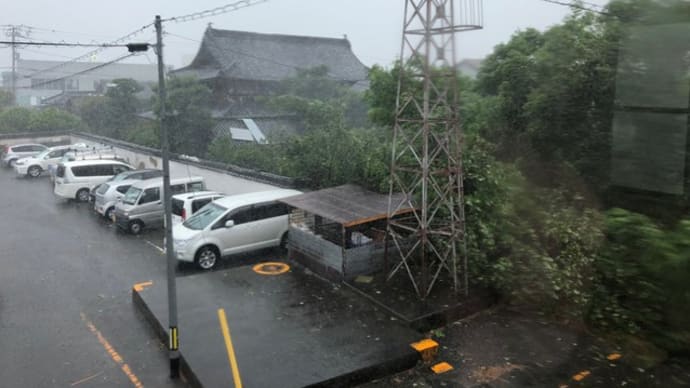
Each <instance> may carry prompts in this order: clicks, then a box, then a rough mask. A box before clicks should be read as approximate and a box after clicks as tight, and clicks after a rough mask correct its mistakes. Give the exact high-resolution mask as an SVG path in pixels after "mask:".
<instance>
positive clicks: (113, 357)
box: [0, 168, 275, 387]
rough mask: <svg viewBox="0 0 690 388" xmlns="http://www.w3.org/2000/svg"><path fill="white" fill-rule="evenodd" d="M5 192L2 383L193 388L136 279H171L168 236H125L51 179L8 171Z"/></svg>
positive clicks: (0, 278) (0, 182)
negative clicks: (171, 369)
mask: <svg viewBox="0 0 690 388" xmlns="http://www.w3.org/2000/svg"><path fill="white" fill-rule="evenodd" d="M0 187H2V189H1V190H0V209H1V210H0V212H1V213H0V214H2V222H0V244H1V246H2V255H0V263H1V265H2V270H0V348H1V349H3V352H0V376H2V383H0V385H2V386H6V387H45V386H79V385H81V384H84V385H85V386H86V385H88V386H102V387H112V386H128V385H134V386H147V385H148V386H156V387H180V386H186V384H184V382H182V381H178V382H173V381H171V380H170V379H169V378H168V360H167V352H166V350H165V345H164V344H162V343H161V342H160V341H159V340H158V338H157V336H156V335H155V333H154V332H153V330H152V329H151V327H150V326H149V325H147V323H146V322H145V321H144V320H143V319H141V317H140V316H139V313H138V312H137V310H136V308H135V307H134V306H133V305H132V302H131V289H132V286H133V285H134V284H135V283H139V282H144V281H154V282H156V283H163V282H165V274H166V263H165V256H164V255H163V253H162V250H161V247H162V245H163V244H162V240H163V238H162V236H163V233H162V231H161V230H151V231H144V232H143V233H142V234H141V235H140V236H131V235H127V234H125V233H122V232H120V231H118V230H116V229H117V228H115V227H113V226H112V225H111V224H110V223H109V222H106V221H105V220H104V219H102V218H101V217H99V216H98V215H97V214H96V213H95V212H93V210H92V208H91V204H87V203H75V202H73V201H69V202H68V201H64V200H58V199H57V198H56V197H55V196H54V195H53V193H52V185H51V184H50V181H49V179H48V178H45V177H41V178H37V179H28V178H17V177H16V176H15V174H14V171H13V170H11V169H7V168H2V169H0ZM260 256H261V253H259V254H258V255H257V254H255V255H247V256H243V257H237V258H234V260H233V261H232V263H230V262H229V261H224V262H222V263H221V265H219V266H218V268H217V270H222V269H224V268H227V267H228V266H230V265H238V264H247V263H251V262H255V261H259V260H260V259H261V257H260ZM272 257H275V255H273V256H272ZM194 273H198V271H197V270H196V269H194V268H193V267H191V266H185V267H183V268H182V270H181V271H180V273H179V276H185V275H188V274H194ZM10 349H11V350H10ZM87 382H88V384H87Z"/></svg>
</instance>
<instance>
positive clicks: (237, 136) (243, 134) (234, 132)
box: [230, 127, 254, 143]
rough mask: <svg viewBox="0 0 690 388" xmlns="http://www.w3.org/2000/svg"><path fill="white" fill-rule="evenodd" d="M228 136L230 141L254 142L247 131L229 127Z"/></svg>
mask: <svg viewBox="0 0 690 388" xmlns="http://www.w3.org/2000/svg"><path fill="white" fill-rule="evenodd" d="M230 136H231V137H232V140H239V141H250V142H252V143H253V142H254V137H253V136H252V133H251V132H250V131H249V130H248V129H244V128H234V127H230Z"/></svg>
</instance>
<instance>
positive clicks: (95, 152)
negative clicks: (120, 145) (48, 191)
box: [46, 146, 121, 181]
mask: <svg viewBox="0 0 690 388" xmlns="http://www.w3.org/2000/svg"><path fill="white" fill-rule="evenodd" d="M101 159H112V160H121V159H120V158H119V157H118V155H117V154H116V153H115V152H114V151H113V150H112V149H111V148H110V147H100V148H94V147H88V146H87V147H86V148H85V149H75V150H71V151H69V152H66V153H65V154H64V155H63V156H62V158H60V159H58V160H57V161H55V162H53V163H49V164H48V168H47V169H46V170H47V171H48V173H49V174H50V180H51V181H55V172H56V171H57V166H58V164H60V163H66V162H73V161H76V160H101Z"/></svg>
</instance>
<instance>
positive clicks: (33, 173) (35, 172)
mask: <svg viewBox="0 0 690 388" xmlns="http://www.w3.org/2000/svg"><path fill="white" fill-rule="evenodd" d="M41 171H43V170H42V169H41V167H39V166H31V167H29V170H28V171H27V172H26V174H27V175H28V176H30V177H32V178H38V176H39V175H41Z"/></svg>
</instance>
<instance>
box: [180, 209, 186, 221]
mask: <svg viewBox="0 0 690 388" xmlns="http://www.w3.org/2000/svg"><path fill="white" fill-rule="evenodd" d="M180 215H181V216H182V221H184V220H186V219H187V210H186V209H182V214H180Z"/></svg>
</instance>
